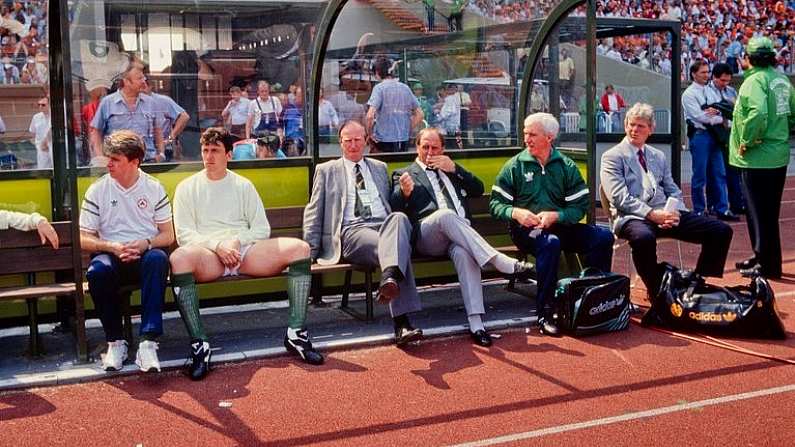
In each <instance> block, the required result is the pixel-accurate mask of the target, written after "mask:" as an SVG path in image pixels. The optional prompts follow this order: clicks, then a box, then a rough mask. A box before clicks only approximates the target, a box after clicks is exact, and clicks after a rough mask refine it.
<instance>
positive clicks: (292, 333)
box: [287, 327, 300, 340]
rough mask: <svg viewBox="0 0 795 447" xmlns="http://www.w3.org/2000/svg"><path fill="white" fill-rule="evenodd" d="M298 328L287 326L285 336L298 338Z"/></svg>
mask: <svg viewBox="0 0 795 447" xmlns="http://www.w3.org/2000/svg"><path fill="white" fill-rule="evenodd" d="M299 330H300V329H293V328H291V327H288V328H287V338H291V339H293V340H295V339H296V338H298V331H299Z"/></svg>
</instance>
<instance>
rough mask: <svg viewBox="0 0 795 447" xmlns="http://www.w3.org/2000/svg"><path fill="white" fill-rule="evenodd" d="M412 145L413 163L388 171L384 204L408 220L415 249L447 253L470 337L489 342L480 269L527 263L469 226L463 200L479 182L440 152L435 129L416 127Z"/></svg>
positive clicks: (520, 268)
mask: <svg viewBox="0 0 795 447" xmlns="http://www.w3.org/2000/svg"><path fill="white" fill-rule="evenodd" d="M415 144H416V147H417V159H416V160H415V161H414V163H412V164H411V165H409V166H408V167H406V168H404V169H399V170H397V171H395V172H394V173H393V174H392V197H391V198H390V204H391V205H392V209H393V210H395V211H403V212H405V213H406V215H408V217H409V219H411V222H412V224H413V227H414V233H413V240H414V241H415V244H414V248H415V250H416V251H417V252H418V253H420V254H423V255H426V256H442V255H447V256H449V257H450V258H451V259H452V260H453V264H455V268H456V272H458V278H459V281H460V282H461V295H462V296H463V298H464V307H465V308H466V311H467V317H468V319H469V329H470V334H471V336H472V339H473V341H474V342H475V343H476V344H478V345H480V346H491V337H490V336H489V334H488V333H487V332H486V330H485V327H484V326H483V318H482V316H483V314H484V313H485V310H484V308H483V286H482V284H481V281H480V270H481V268H483V267H484V266H486V264H491V265H493V266H494V267H495V268H496V269H497V270H499V271H501V272H502V273H506V274H522V275H525V274H527V273H529V271H530V270H531V267H530V265H528V264H525V263H524V262H521V261H517V260H515V259H513V258H511V257H509V256H506V255H504V254H502V253H500V252H498V251H497V250H495V249H494V247H492V246H491V245H489V243H488V242H486V240H485V239H483V237H482V236H481V235H479V234H478V233H477V232H476V231H475V230H474V229H473V228H472V227H471V226H470V221H471V219H472V214H471V213H470V211H469V203H468V202H467V199H468V198H469V197H478V196H481V195H483V182H481V181H480V180H479V179H478V178H477V177H475V176H474V175H472V173H470V172H469V171H467V170H466V169H464V168H463V167H462V166H461V165H458V164H456V163H454V162H453V161H452V160H451V159H450V157H448V156H447V155H444V138H443V137H442V134H441V132H440V131H439V129H436V128H427V129H423V130H421V131H420V132H419V133H418V134H417V138H416V141H415Z"/></svg>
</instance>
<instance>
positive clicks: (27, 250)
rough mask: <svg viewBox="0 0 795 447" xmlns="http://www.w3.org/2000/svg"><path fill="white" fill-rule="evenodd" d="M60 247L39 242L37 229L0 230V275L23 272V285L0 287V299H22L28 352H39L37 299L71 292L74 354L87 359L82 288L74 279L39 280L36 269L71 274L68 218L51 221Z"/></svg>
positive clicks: (72, 266)
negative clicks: (27, 325) (59, 280)
mask: <svg viewBox="0 0 795 447" xmlns="http://www.w3.org/2000/svg"><path fill="white" fill-rule="evenodd" d="M52 225H53V227H54V228H55V231H56V232H57V233H58V239H59V240H60V247H59V248H58V249H57V250H53V248H52V247H51V246H50V245H49V244H48V245H42V244H41V239H40V238H39V235H38V232H36V231H27V232H25V231H18V230H14V229H8V230H3V231H0V275H16V274H23V275H25V282H26V284H25V285H22V286H13V287H2V288H0V301H11V300H23V299H24V300H25V301H27V305H28V318H29V326H30V353H31V354H32V355H38V354H40V353H41V352H42V348H41V343H40V340H39V330H38V300H39V299H40V298H44V297H55V296H72V297H74V302H75V321H74V335H75V345H76V351H77V357H78V359H80V360H81V361H85V360H87V352H88V351H87V345H86V331H85V311H84V308H83V291H82V289H81V290H78V288H77V286H76V282H75V281H66V282H47V283H44V282H40V281H38V279H37V277H36V276H37V275H36V274H37V273H45V272H52V273H54V274H56V275H57V276H56V279H58V278H60V277H64V278H74V256H73V245H72V233H71V232H72V229H71V222H54V223H53V224H52Z"/></svg>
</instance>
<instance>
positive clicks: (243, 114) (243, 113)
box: [226, 97, 251, 126]
mask: <svg viewBox="0 0 795 447" xmlns="http://www.w3.org/2000/svg"><path fill="white" fill-rule="evenodd" d="M250 107H251V101H250V100H249V99H248V98H243V97H241V98H240V99H238V100H237V102H232V101H229V103H227V105H226V108H227V109H228V110H229V121H230V123H231V124H232V125H233V126H240V125H243V124H246V120H247V119H248V110H249V108H250Z"/></svg>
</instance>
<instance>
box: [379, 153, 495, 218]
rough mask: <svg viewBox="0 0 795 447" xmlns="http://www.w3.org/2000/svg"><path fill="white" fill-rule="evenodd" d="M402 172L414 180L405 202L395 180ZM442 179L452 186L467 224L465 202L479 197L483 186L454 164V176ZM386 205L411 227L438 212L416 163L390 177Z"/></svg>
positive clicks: (426, 177)
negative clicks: (390, 190) (403, 218)
mask: <svg viewBox="0 0 795 447" xmlns="http://www.w3.org/2000/svg"><path fill="white" fill-rule="evenodd" d="M404 172H408V173H409V174H410V175H411V178H412V179H413V180H414V190H413V191H412V192H411V196H409V197H408V198H405V197H403V192H401V191H400V181H399V179H400V176H401V175H403V173H404ZM445 175H447V178H449V179H450V183H452V184H453V189H454V190H455V194H456V195H457V196H458V200H459V201H460V202H461V205H462V206H463V207H464V212H465V214H466V217H467V219H470V220H471V219H472V213H471V212H470V211H469V203H468V201H467V198H468V197H479V196H482V195H483V182H481V181H480V179H478V178H477V177H475V176H474V175H473V174H472V173H471V172H469V171H467V170H466V169H464V168H463V167H461V166H460V165H459V164H457V163H456V165H455V172H453V173H447V172H445ZM451 193H452V191H451ZM389 204H390V205H391V206H392V210H393V211H403V212H404V213H406V215H407V216H408V217H409V219H410V220H411V223H412V224H414V223H417V222H419V221H420V220H422V219H423V218H424V217H426V216H429V215H430V214H431V213H433V212H434V211H436V210H438V209H439V204H438V203H436V196H435V195H434V193H433V187H432V186H431V183H430V180H429V179H428V175H427V174H426V173H425V171H424V170H423V169H422V168H421V167H420V165H418V164H417V162H416V161H415V162H414V163H412V164H410V165H409V166H408V167H406V168H404V169H398V170H397V171H395V172H393V173H392V195H391V197H390V198H389ZM414 228H415V229H416V228H417V226H416V225H415V226H414Z"/></svg>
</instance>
